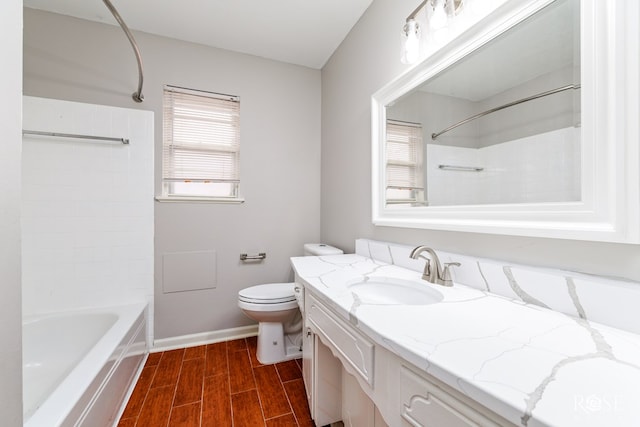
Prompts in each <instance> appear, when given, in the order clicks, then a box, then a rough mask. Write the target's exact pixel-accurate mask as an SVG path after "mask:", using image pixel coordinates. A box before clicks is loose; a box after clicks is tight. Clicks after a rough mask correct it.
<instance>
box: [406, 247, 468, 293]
mask: <svg viewBox="0 0 640 427" xmlns="http://www.w3.org/2000/svg"><path fill="white" fill-rule="evenodd" d="M422 252H427V253H428V254H429V258H427V257H425V256H424V255H422ZM409 256H410V257H411V258H413V259H418V258H419V257H422V258H424V259H426V260H427V262H426V264H425V265H424V272H423V274H422V279H423V280H426V281H427V282H429V283H435V284H437V285H442V286H453V280H451V271H450V269H451V266H457V267H459V266H460V263H459V262H445V263H444V269H443V268H442V266H441V265H440V259H438V255H436V252H435V251H434V250H433V249H431V248H429V247H427V246H425V245H422V246H418V247H416V248H415V249H414V250H412V251H411V255H409Z"/></svg>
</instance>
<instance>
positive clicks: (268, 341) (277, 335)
mask: <svg viewBox="0 0 640 427" xmlns="http://www.w3.org/2000/svg"><path fill="white" fill-rule="evenodd" d="M342 253H343V252H342V251H341V250H340V249H338V248H334V247H333V246H329V245H325V244H323V243H307V244H305V245H304V255H305V256H326V255H340V254H342ZM294 287H295V283H268V284H264V285H256V286H251V287H249V288H245V289H242V290H241V291H240V292H238V307H240V308H241V309H242V311H243V312H244V314H245V315H246V316H247V317H249V318H251V319H253V320H255V321H257V322H258V349H257V352H256V356H257V357H258V361H260V363H263V364H270V363H277V362H284V361H286V360H292V359H297V358H299V357H301V356H302V315H301V314H300V309H299V307H298V301H297V299H296V294H295V291H294Z"/></svg>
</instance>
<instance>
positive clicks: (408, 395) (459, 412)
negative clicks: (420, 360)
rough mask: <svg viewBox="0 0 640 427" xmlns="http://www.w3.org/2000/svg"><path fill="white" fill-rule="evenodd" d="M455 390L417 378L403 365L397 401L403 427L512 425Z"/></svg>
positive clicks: (486, 426)
mask: <svg viewBox="0 0 640 427" xmlns="http://www.w3.org/2000/svg"><path fill="white" fill-rule="evenodd" d="M454 393H455V394H459V393H457V392H456V391H455V390H451V392H449V391H445V390H444V389H443V388H442V387H441V386H439V385H436V384H435V383H434V382H432V381H430V380H428V379H426V378H424V377H423V376H422V375H418V374H416V373H415V372H413V371H412V370H410V369H408V368H407V367H405V366H402V367H401V370H400V401H401V409H400V413H401V416H402V425H403V426H413V427H442V426H447V427H501V426H513V424H511V423H509V422H506V421H504V420H499V421H498V418H501V417H499V416H498V415H496V414H493V413H492V412H491V411H489V410H488V409H484V408H482V407H481V406H480V405H478V404H476V403H475V402H472V401H471V400H470V399H467V398H465V397H464V396H462V395H460V396H454Z"/></svg>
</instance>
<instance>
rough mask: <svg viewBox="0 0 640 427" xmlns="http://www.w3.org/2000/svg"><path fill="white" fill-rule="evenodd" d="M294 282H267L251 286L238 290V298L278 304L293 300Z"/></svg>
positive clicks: (253, 301) (246, 300)
mask: <svg viewBox="0 0 640 427" xmlns="http://www.w3.org/2000/svg"><path fill="white" fill-rule="evenodd" d="M293 287H294V283H269V284H266V285H257V286H251V287H249V288H245V289H242V290H241V291H240V292H238V299H239V300H240V301H244V302H252V303H255V304H278V303H282V302H289V301H295V300H296V296H295V293H294V292H293Z"/></svg>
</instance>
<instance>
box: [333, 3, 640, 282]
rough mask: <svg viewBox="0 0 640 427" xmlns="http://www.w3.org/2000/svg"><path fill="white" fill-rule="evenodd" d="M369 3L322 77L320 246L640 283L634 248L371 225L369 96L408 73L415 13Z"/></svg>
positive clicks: (403, 6)
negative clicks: (382, 248) (363, 242)
mask: <svg viewBox="0 0 640 427" xmlns="http://www.w3.org/2000/svg"><path fill="white" fill-rule="evenodd" d="M416 3H417V2H415V1H409V0H402V1H398V0H374V2H373V3H372V5H371V6H370V7H369V9H368V10H367V12H366V13H365V15H364V16H363V17H362V18H361V19H360V21H359V22H358V24H357V25H356V26H355V28H354V29H353V30H352V31H351V32H350V34H349V35H348V36H347V38H346V39H345V40H344V42H343V43H342V45H341V46H340V48H339V49H338V50H337V51H336V52H335V53H334V55H333V56H332V57H331V59H330V60H329V62H328V63H327V65H325V67H324V68H323V70H322V159H323V161H322V216H321V218H322V239H323V240H324V241H326V242H327V243H330V244H333V245H337V246H340V247H342V248H344V249H347V250H353V248H354V239H356V238H358V237H368V238H373V239H376V240H385V241H391V242H398V243H406V244H410V245H417V244H428V245H430V246H432V247H434V248H437V249H442V250H446V251H449V252H456V253H462V254H470V255H477V256H482V257H487V258H495V259H502V260H507V261H512V262H520V263H523V264H532V265H543V266H550V267H558V268H562V269H568V270H574V271H581V272H587V273H593V274H601V275H608V276H619V277H626V278H629V279H634V280H640V269H639V268H638V266H639V265H640V247H638V246H632V245H624V244H609V243H594V242H579V241H569V240H558V239H542V238H529V237H516V236H498V235H489V234H479V233H458V232H447V231H430V230H418V229H402V228H395V227H374V226H373V225H372V224H371V195H370V194H371V165H370V163H371V121H370V114H371V113H370V109H371V104H370V103H371V95H372V94H373V93H374V92H375V91H377V90H378V89H380V88H381V87H382V86H384V85H385V84H386V83H388V82H389V81H390V80H392V79H393V78H395V77H396V76H397V75H398V74H399V73H401V72H402V71H403V70H404V69H406V66H404V65H402V64H401V63H400V61H399V57H400V41H399V38H400V32H401V29H402V25H403V23H404V20H405V19H406V17H407V15H408V14H409V13H411V11H412V10H413V9H414V8H415V6H416Z"/></svg>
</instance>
